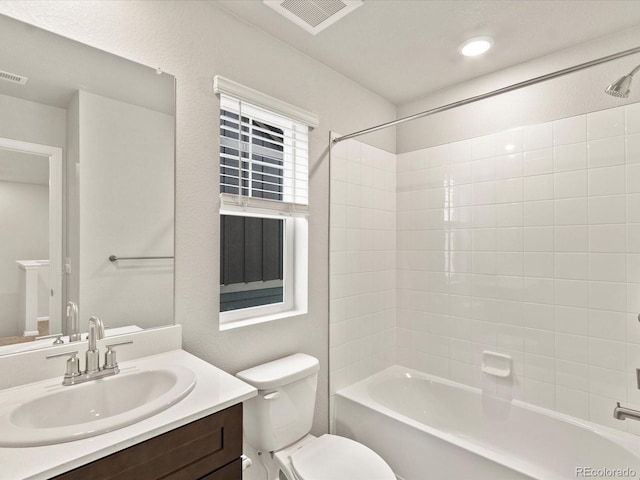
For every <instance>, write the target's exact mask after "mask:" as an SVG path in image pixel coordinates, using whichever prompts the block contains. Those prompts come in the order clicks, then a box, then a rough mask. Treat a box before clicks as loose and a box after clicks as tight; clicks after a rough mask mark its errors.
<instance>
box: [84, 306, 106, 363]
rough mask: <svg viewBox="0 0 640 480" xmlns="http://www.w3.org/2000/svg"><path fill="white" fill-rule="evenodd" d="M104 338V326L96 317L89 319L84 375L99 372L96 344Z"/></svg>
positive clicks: (98, 352) (98, 355) (98, 353)
mask: <svg viewBox="0 0 640 480" xmlns="http://www.w3.org/2000/svg"><path fill="white" fill-rule="evenodd" d="M103 338H104V324H103V323H102V320H100V319H99V318H98V317H91V318H90V319H89V345H88V349H87V354H86V360H87V363H86V365H87V369H86V373H96V372H99V371H100V351H99V350H98V348H97V346H96V344H97V341H98V340H101V339H103Z"/></svg>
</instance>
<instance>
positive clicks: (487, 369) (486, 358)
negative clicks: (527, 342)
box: [481, 350, 511, 378]
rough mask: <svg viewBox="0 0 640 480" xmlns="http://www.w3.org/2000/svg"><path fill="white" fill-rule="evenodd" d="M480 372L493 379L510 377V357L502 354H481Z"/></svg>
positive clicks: (485, 352)
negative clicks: (491, 376)
mask: <svg viewBox="0 0 640 480" xmlns="http://www.w3.org/2000/svg"><path fill="white" fill-rule="evenodd" d="M481 369H482V371H483V372H484V373H486V374H488V375H493V376H494V377H502V378H506V377H508V376H509V375H511V357H510V356H509V355H505V354H503V353H496V352H489V351H487V350H485V351H484V352H482V367H481Z"/></svg>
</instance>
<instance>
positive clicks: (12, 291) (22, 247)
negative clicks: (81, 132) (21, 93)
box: [0, 95, 66, 337]
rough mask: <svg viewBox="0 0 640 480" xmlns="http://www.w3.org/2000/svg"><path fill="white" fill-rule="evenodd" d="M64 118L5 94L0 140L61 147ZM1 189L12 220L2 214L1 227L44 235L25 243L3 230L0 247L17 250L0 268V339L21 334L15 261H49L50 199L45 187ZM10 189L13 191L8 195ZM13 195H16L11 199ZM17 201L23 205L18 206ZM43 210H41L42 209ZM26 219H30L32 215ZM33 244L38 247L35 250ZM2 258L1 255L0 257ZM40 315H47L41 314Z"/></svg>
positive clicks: (1, 101) (0, 111)
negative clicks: (33, 223)
mask: <svg viewBox="0 0 640 480" xmlns="http://www.w3.org/2000/svg"><path fill="white" fill-rule="evenodd" d="M65 119H66V112H65V110H64V109H61V108H55V107H50V106H48V105H43V104H40V103H35V102H29V101H26V100H21V99H18V98H14V97H10V96H7V95H0V137H4V138H11V139H13V140H21V141H25V142H32V143H39V144H44V145H51V146H55V147H62V148H64V146H65V142H66V139H65V135H66V125H65ZM2 186H3V192H4V194H3V199H4V201H6V202H8V203H7V205H11V208H10V209H7V210H6V211H5V212H6V215H11V217H12V218H11V219H9V218H7V216H6V215H5V217H4V218H3V221H6V222H7V223H0V224H3V225H10V224H13V225H14V227H15V228H18V225H17V224H16V222H20V223H21V225H20V229H21V231H23V232H26V231H27V230H28V231H30V232H31V233H33V234H35V233H36V231H37V233H38V234H40V235H43V236H42V237H39V238H37V239H36V238H32V237H31V236H29V237H27V238H26V240H25V239H24V238H23V237H22V236H18V237H17V236H16V235H14V234H12V229H10V228H8V229H6V230H5V229H3V235H2V241H3V246H4V245H5V244H6V245H13V246H15V247H16V248H15V249H12V252H14V253H12V254H11V255H10V257H11V258H12V264H11V265H10V266H9V263H11V262H9V263H7V262H8V261H9V260H8V258H9V257H6V258H5V261H3V267H2V269H1V271H2V272H3V273H2V276H3V278H2V279H0V285H2V288H3V293H2V302H1V305H2V307H0V308H2V309H3V310H4V309H5V308H4V307H5V306H6V308H7V309H8V310H6V311H5V312H4V313H3V314H0V318H2V319H3V322H0V337H4V336H14V335H22V332H21V331H20V332H19V331H18V330H19V329H18V315H17V310H15V311H14V307H13V306H14V304H15V308H16V309H17V301H18V300H17V299H18V297H17V289H16V288H17V285H18V270H17V265H16V264H15V260H41V259H47V258H49V233H48V225H49V213H48V205H49V200H48V197H42V195H43V193H42V192H45V191H46V195H48V191H49V189H48V188H47V187H43V186H37V185H26V184H17V183H14V184H9V183H5V182H2ZM9 190H11V192H13V193H12V195H11V196H8V192H9ZM27 190H28V191H30V192H34V191H38V192H39V193H38V194H37V195H36V196H37V198H38V200H37V201H36V200H34V198H36V197H32V196H31V195H30V194H27V193H26V191H27ZM17 192H20V193H17ZM13 194H15V195H19V196H13ZM10 198H11V199H10ZM18 198H19V200H18ZM43 198H44V200H43ZM42 201H45V202H46V203H44V204H42ZM20 202H23V203H22V204H21V203H20ZM32 208H33V209H34V211H33V212H32V213H33V217H32V218H37V219H38V220H37V222H38V225H37V226H35V225H29V222H27V218H28V217H27V216H26V215H25V212H29V211H30V210H31V209H32ZM43 208H44V210H42V209H43ZM43 211H44V214H46V217H45V218H44V220H43V218H42V215H43ZM18 212H20V215H21V217H22V219H17V218H16V217H14V214H15V213H18ZM29 217H31V214H30V215H29ZM41 221H44V222H45V224H44V226H43V225H42V224H41V223H40V222H41ZM25 229H27V230H25ZM21 235H22V234H21ZM35 245H37V248H36V247H35ZM3 251H5V252H8V249H5V248H3ZM27 252H33V254H36V253H37V255H36V256H25V255H26V253H27ZM15 255H18V256H15ZM2 256H3V257H4V254H2ZM5 269H8V270H5ZM6 272H8V274H9V276H10V278H4V274H5V273H6ZM5 282H8V283H5ZM5 286H6V288H5ZM40 293H42V292H40ZM7 295H10V296H7ZM47 299H48V297H47ZM41 303H43V302H39V308H40V307H43V308H45V309H46V311H47V312H48V310H49V307H48V305H49V303H48V300H47V302H44V304H43V305H41ZM40 316H46V315H45V314H44V313H42V315H40ZM4 319H7V321H8V322H9V324H8V325H6V326H5V324H4Z"/></svg>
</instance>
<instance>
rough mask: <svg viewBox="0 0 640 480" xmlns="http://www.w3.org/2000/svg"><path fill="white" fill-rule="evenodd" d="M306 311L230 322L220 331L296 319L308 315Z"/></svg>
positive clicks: (222, 324)
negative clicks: (291, 318) (284, 319)
mask: <svg viewBox="0 0 640 480" xmlns="http://www.w3.org/2000/svg"><path fill="white" fill-rule="evenodd" d="M306 313H307V311H306V310H287V311H286V312H278V313H272V314H270V315H262V316H258V317H251V318H244V319H242V320H233V321H229V322H224V323H220V331H221V332H223V331H225V330H232V329H234V328H241V327H249V326H251V325H257V324H259V323H266V322H272V321H274V320H280V319H283V318H290V317H296V316H298V315H304V314H306Z"/></svg>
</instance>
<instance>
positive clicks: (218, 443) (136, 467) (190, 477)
mask: <svg viewBox="0 0 640 480" xmlns="http://www.w3.org/2000/svg"><path fill="white" fill-rule="evenodd" d="M178 408H179V406H178ZM240 455H242V404H241V403H240V404H237V405H234V406H232V407H229V408H227V409H225V410H222V411H221V412H217V413H214V414H213V415H209V416H208V417H205V418H202V419H200V420H196V421H195V422H192V423H189V424H187V425H184V426H182V427H180V428H177V429H175V430H172V431H170V432H167V433H164V434H162V435H159V436H157V437H155V438H152V439H150V440H147V441H145V442H142V443H139V444H138V445H134V446H133V447H129V448H127V449H126V450H122V451H120V452H117V453H114V454H112V455H109V456H107V457H105V458H102V459H100V460H96V461H95V462H92V463H89V464H87V465H84V466H82V467H79V468H76V469H75V470H72V471H70V472H67V473H64V474H62V475H60V476H58V477H55V478H56V480H93V479H95V480H112V479H113V480H116V479H117V480H160V479H164V480H197V479H201V478H203V477H205V478H209V477H207V475H210V474H211V473H212V472H215V471H216V470H218V469H220V468H222V467H224V466H225V465H227V464H229V463H231V462H234V460H238V459H239V457H240ZM241 469H242V467H241V466H240V473H239V474H237V473H236V476H221V477H220V479H223V480H231V479H234V480H240V479H241V478H242V472H241ZM236 471H237V468H232V469H230V470H229V472H236ZM225 472H226V470H225ZM226 474H227V473H223V474H221V475H226ZM229 475H231V473H229ZM211 478H214V479H216V480H217V479H218V477H211Z"/></svg>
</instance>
